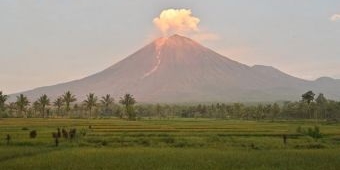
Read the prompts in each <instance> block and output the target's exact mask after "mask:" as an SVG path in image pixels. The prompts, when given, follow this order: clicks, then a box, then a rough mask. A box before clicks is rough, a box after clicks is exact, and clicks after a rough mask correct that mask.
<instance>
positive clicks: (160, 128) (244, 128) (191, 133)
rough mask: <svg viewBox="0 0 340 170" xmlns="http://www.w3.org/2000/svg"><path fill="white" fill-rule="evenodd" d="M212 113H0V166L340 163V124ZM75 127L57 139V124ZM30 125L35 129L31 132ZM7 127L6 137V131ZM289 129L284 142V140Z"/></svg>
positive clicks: (262, 166) (293, 165) (323, 166)
mask: <svg viewBox="0 0 340 170" xmlns="http://www.w3.org/2000/svg"><path fill="white" fill-rule="evenodd" d="M315 124H316V123H315V122H314V121H308V120H306V121H275V122H271V121H261V122H256V121H244V120H215V119H171V120H158V119H142V120H139V121H126V120H120V119H91V120H88V119H0V138H1V141H0V169H6V170H7V169H34V170H35V169H62V170H64V169H81V170H83V169H84V170H85V169H91V170H92V169H334V170H335V169H340V126H339V125H340V124H337V123H327V122H323V121H320V122H319V123H317V124H318V126H319V127H320V130H321V133H322V138H320V139H318V140H315V139H313V138H312V137H310V136H307V135H303V134H301V133H297V132H296V129H297V128H298V127H299V126H300V127H302V128H308V127H314V125H315ZM58 127H59V128H64V129H67V130H69V129H71V128H76V129H77V135H76V138H74V139H72V140H71V139H64V138H60V139H59V146H58V147H56V146H55V140H54V138H52V132H56V131H57V128H58ZM31 130H36V131H37V134H38V135H37V137H36V138H34V139H31V138H29V133H30V131H31ZM7 134H10V136H11V140H10V142H9V144H7V141H6V135H7ZM283 135H287V144H284V143H283Z"/></svg>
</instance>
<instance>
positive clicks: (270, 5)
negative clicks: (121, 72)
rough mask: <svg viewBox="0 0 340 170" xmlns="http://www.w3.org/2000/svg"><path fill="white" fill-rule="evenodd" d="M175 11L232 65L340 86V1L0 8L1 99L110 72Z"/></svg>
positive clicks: (5, 2)
mask: <svg viewBox="0 0 340 170" xmlns="http://www.w3.org/2000/svg"><path fill="white" fill-rule="evenodd" d="M170 8H174V9H188V10H189V9H190V10H191V12H192V14H191V15H192V16H194V17H195V18H198V19H199V23H198V29H199V31H200V35H202V36H194V35H193V37H190V38H193V39H195V40H197V41H199V42H200V43H202V44H203V45H204V46H207V47H209V48H211V49H212V50H214V51H216V52H218V53H220V54H222V55H224V56H226V57H228V58H230V59H233V60H236V61H239V62H241V63H244V64H247V65H249V66H252V65H255V64H259V65H270V66H273V67H276V68H278V69H280V70H281V71H283V72H286V73H288V74H291V75H293V76H296V77H299V78H304V79H309V80H313V79H316V78H318V77H321V76H328V77H332V78H338V79H340V1H339V0H327V1H322V0H298V1H297V0H285V1H281V0H258V1H254V0H211V1H206V0H143V1H142V0H129V1H118V0H117V1H112V0H100V1H93V0H73V1H70V0H49V1H46V0H24V1H23V0H0V91H3V92H4V93H7V94H10V93H14V92H21V91H24V90H29V89H33V88H36V87H40V86H46V85H54V84H58V83H62V82H67V81H70V80H74V79H80V78H83V77H86V76H88V75H91V74H93V73H96V72H99V71H101V70H104V69H105V68H107V67H109V66H111V65H113V64H114V63H116V62H118V61H120V60H122V59H124V58H125V57H127V56H128V55H130V54H132V53H134V52H135V51H137V50H138V49H140V48H142V47H143V46H144V45H146V44H147V43H150V42H151V41H152V40H153V39H154V38H156V37H159V36H162V35H163V34H162V32H161V31H159V30H158V29H157V28H156V26H155V23H154V19H155V18H156V17H158V16H159V15H160V13H161V12H162V11H163V10H166V9H170ZM197 35H198V34H197ZM202 37H203V38H202Z"/></svg>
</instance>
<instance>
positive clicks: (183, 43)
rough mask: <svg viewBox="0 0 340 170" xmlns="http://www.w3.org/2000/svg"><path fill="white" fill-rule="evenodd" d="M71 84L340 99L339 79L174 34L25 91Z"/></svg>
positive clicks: (166, 92) (54, 93)
mask: <svg viewBox="0 0 340 170" xmlns="http://www.w3.org/2000/svg"><path fill="white" fill-rule="evenodd" d="M68 90H70V91H72V92H73V93H74V94H75V95H76V96H77V97H78V98H79V99H80V100H85V99H86V95H87V94H88V93H95V94H97V95H100V96H104V95H105V94H112V95H113V97H114V98H119V96H122V95H124V94H125V93H131V94H134V96H135V97H136V99H137V100H138V101H139V102H146V103H181V102H189V103H190V102H238V101H242V102H269V101H283V100H298V99H299V98H300V95H301V94H302V93H304V92H305V91H308V90H313V91H315V92H317V93H324V94H325V95H326V96H327V97H328V98H329V99H340V80H335V79H331V78H320V79H317V80H316V81H308V80H303V79H299V78H296V77H293V76H290V75H288V74H285V73H283V72H281V71H279V70H277V69H276V68H273V67H271V66H262V65H255V66H253V67H249V66H247V65H244V64H242V63H239V62H237V61H233V60H231V59H229V58H227V57H225V56H222V55H220V54H218V53H216V52H214V51H212V50H210V49H208V48H206V47H203V46H201V45H200V44H199V43H197V42H195V41H193V40H191V39H189V38H186V37H183V36H180V35H177V34H175V35H172V36H169V37H162V38H158V39H156V40H155V41H153V42H152V43H150V44H149V45H146V46H145V47H143V48H142V49H140V50H138V51H137V52H135V53H133V54H132V55H130V56H128V57H127V58H125V59H124V60H122V61H120V62H118V63H117V64H115V65H113V66H111V67H109V68H107V69H105V70H104V71H102V72H99V73H97V74H94V75H91V76H89V77H86V78H83V79H80V80H76V81H72V82H69V83H64V84H60V85H56V86H50V87H43V88H38V89H36V90H32V91H28V92H23V94H24V95H26V96H28V97H29V99H31V100H36V99H37V98H38V97H39V96H41V95H43V94H47V95H48V96H50V97H51V98H52V99H56V98H57V97H59V96H60V95H61V94H63V93H64V92H65V91H68ZM17 95H18V94H14V95H12V98H13V99H15V96H17Z"/></svg>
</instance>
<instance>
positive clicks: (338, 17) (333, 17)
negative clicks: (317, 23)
mask: <svg viewBox="0 0 340 170" xmlns="http://www.w3.org/2000/svg"><path fill="white" fill-rule="evenodd" d="M330 20H331V21H333V22H335V21H339V20H340V14H333V15H332V16H331V17H330Z"/></svg>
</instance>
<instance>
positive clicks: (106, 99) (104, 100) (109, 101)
mask: <svg viewBox="0 0 340 170" xmlns="http://www.w3.org/2000/svg"><path fill="white" fill-rule="evenodd" d="M100 102H101V103H102V105H103V106H104V108H105V113H107V112H108V111H109V109H110V106H111V105H112V104H113V102H114V99H113V98H112V97H111V96H110V95H109V94H107V95H106V96H103V97H102V99H101V100H100Z"/></svg>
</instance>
